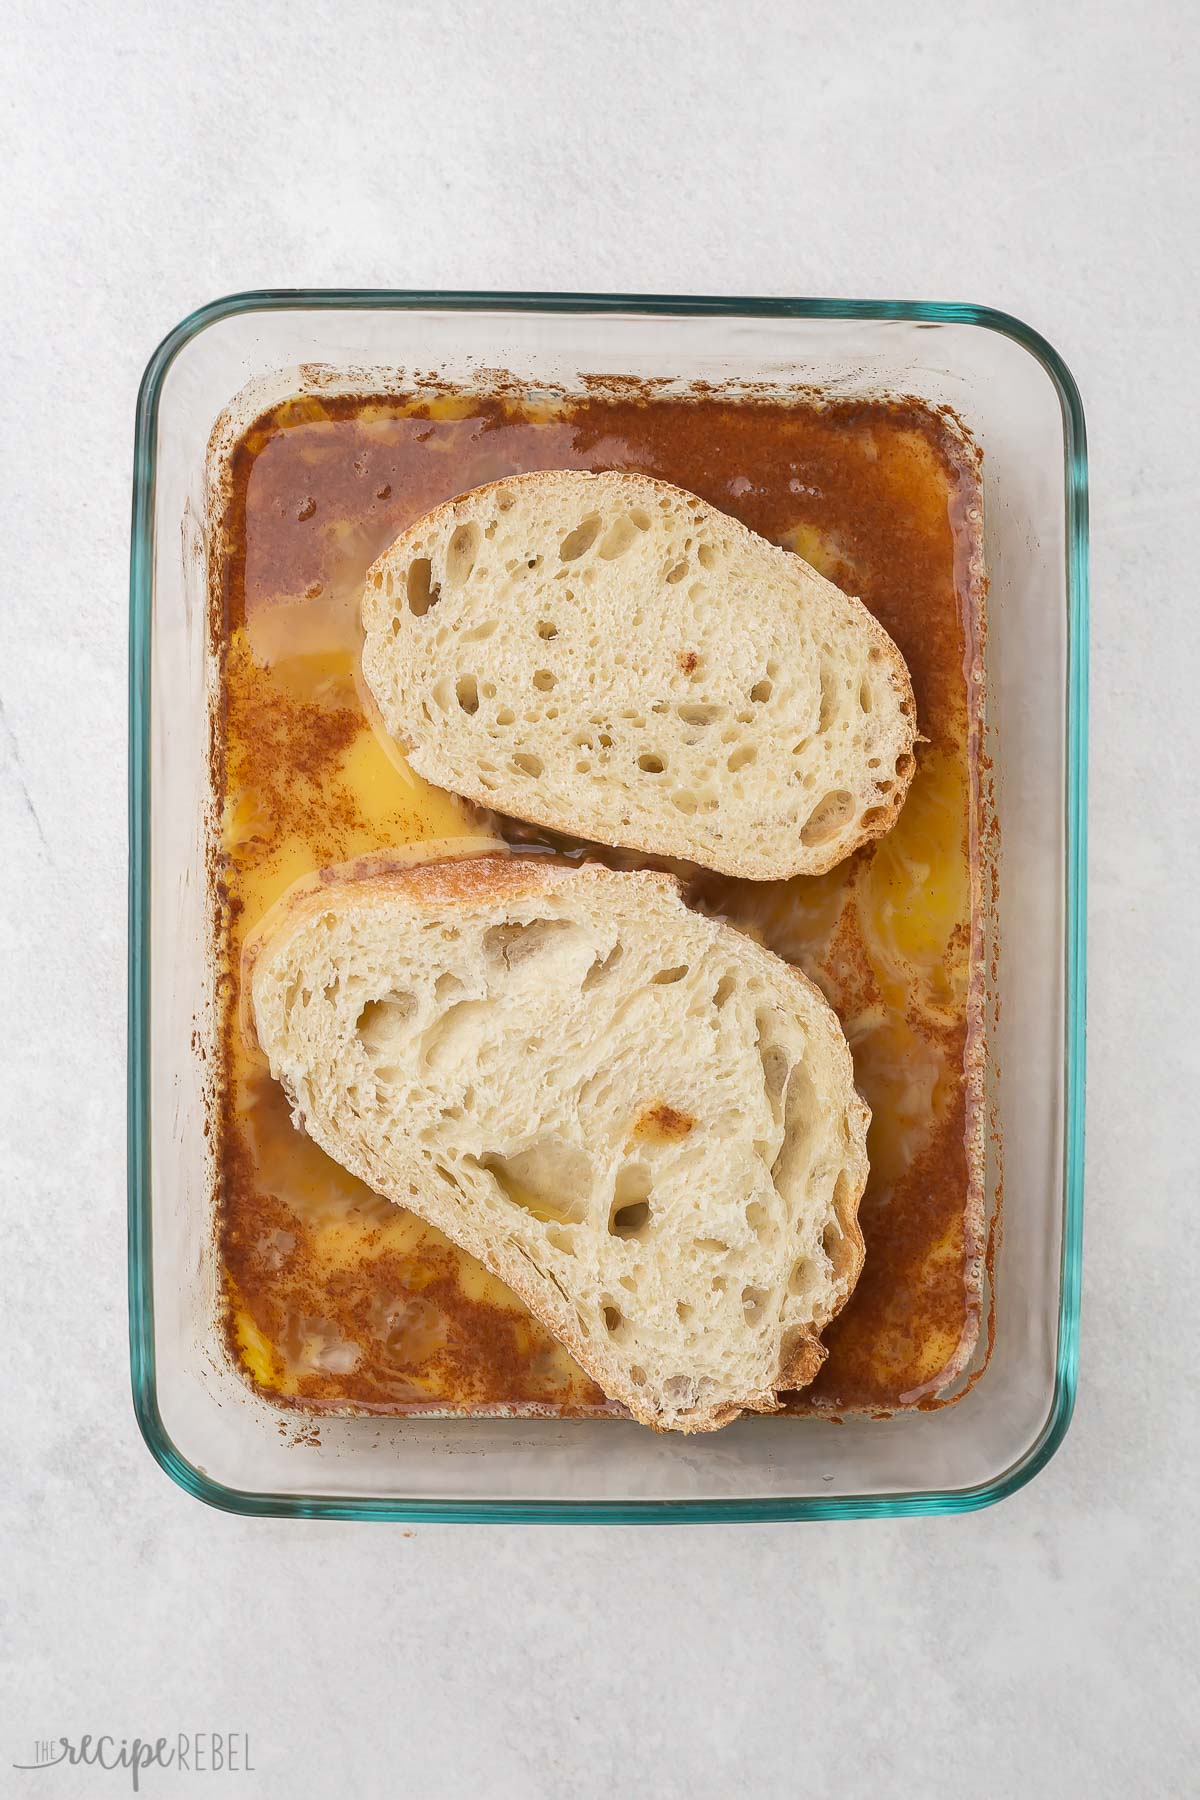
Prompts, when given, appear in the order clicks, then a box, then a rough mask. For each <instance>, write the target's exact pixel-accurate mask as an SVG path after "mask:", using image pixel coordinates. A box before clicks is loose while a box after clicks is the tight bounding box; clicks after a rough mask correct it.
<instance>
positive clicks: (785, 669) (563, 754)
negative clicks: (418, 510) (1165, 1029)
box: [362, 470, 916, 880]
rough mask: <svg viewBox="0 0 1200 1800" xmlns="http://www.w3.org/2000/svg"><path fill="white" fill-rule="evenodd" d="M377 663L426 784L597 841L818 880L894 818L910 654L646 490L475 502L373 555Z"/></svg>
mask: <svg viewBox="0 0 1200 1800" xmlns="http://www.w3.org/2000/svg"><path fill="white" fill-rule="evenodd" d="M363 626H364V633H365V639H364V645H363V657H362V667H363V675H364V677H365V680H366V683H367V686H368V687H369V689H370V691H371V693H372V695H373V697H374V700H375V703H376V705H377V707H378V709H379V713H380V717H381V719H382V722H383V725H384V727H385V729H386V730H387V732H388V733H389V734H390V735H391V736H392V737H393V738H394V739H395V740H396V741H397V742H398V743H399V744H401V745H402V747H403V748H404V750H405V753H406V755H407V756H408V758H409V760H410V762H411V763H412V766H413V767H414V768H415V769H416V770H417V772H418V773H419V774H421V775H423V776H424V777H425V778H426V779H427V780H428V781H431V782H433V783H435V784H436V785H437V786H439V787H443V788H448V789H450V790H451V791H452V792H454V793H457V794H463V795H465V796H467V797H468V798H469V799H472V800H475V801H477V802H479V803H480V804H482V805H484V806H491V807H494V808H496V809H497V810H498V811H500V812H506V813H510V814H512V815H513V816H515V817H517V818H521V819H528V820H530V821H532V822H533V823H536V824H542V825H548V826H550V827H551V828H553V829H555V830H559V831H565V832H570V833H572V834H574V835H576V836H579V837H584V838H589V839H591V840H592V841H594V842H597V843H604V844H612V845H622V846H625V847H627V848H629V849H634V850H645V851H649V852H652V853H656V854H664V855H672V856H679V857H686V858H687V859H688V860H690V861H692V862H697V863H702V864H703V865H704V866H705V867H707V868H712V869H717V870H720V871H722V872H723V873H726V874H730V875H741V876H747V877H750V878H752V879H759V880H765V879H773V878H786V877H788V876H792V875H798V874H812V875H815V874H821V873H823V872H824V871H825V870H826V869H829V868H832V867H833V865H834V864H835V863H837V862H840V861H841V860H842V859H843V858H844V857H846V856H848V855H849V854H850V853H851V851H853V850H855V849H856V848H857V847H858V846H859V845H860V844H863V843H866V842H868V841H869V840H870V839H872V838H876V837H879V836H882V834H883V833H884V832H885V831H887V830H888V829H889V827H890V826H891V825H892V823H893V822H894V820H895V818H896V814H897V813H898V811H899V808H900V806H901V804H902V802H903V799H904V795H905V793H906V791H907V789H908V785H909V782H910V780H911V778H912V774H913V769H914V766H915V764H914V758H913V744H914V741H915V738H916V711H915V706H914V702H913V693H912V684H911V682H910V680H909V675H908V670H907V667H906V666H905V663H904V660H903V658H902V657H901V655H900V652H899V651H898V650H897V648H896V646H895V644H894V643H893V642H892V640H891V638H890V637H889V636H888V635H887V633H886V632H885V631H884V629H883V627H882V626H881V625H880V624H879V623H878V621H877V620H876V619H874V618H873V617H872V615H871V614H870V613H869V612H868V611H867V609H866V607H864V606H863V604H862V602H861V601H859V600H856V599H853V598H851V597H850V596H849V595H847V594H844V593H843V592H842V591H841V589H840V588H838V587H835V586H834V584H833V583H832V582H830V581H827V580H825V578H824V577H823V576H821V575H818V574H817V572H816V570H815V569H812V568H810V567H809V565H808V564H807V563H805V562H804V561H802V560H801V558H800V557H798V556H796V555H794V554H792V553H790V552H788V551H786V550H782V549H780V548H778V546H776V545H774V544H771V543H768V541H767V540H766V539H765V538H762V537H759V536H758V535H757V534H756V533H755V532H752V531H749V530H748V529H747V528H746V527H745V526H744V525H742V524H740V523H739V522H738V521H737V520H736V519H732V518H730V517H729V516H728V515H726V514H724V513H721V512H718V511H717V510H716V509H715V508H713V507H711V506H709V505H708V504H707V503H706V502H704V501H703V500H700V499H698V498H697V497H696V496H695V495H693V494H688V493H685V492H684V491H683V490H682V489H681V488H676V487H673V486H671V485H670V484H669V483H666V482H662V481H657V480H654V479H652V478H650V477H649V476H642V475H628V474H617V473H609V474H601V475H587V474H580V473H576V472H574V471H566V470H551V471H547V472H544V473H541V474H533V475H523V476H517V477H513V478H511V479H509V480H507V481H502V482H497V483H495V484H494V485H492V486H489V487H485V488H478V489H475V490H474V491H473V492H471V493H469V494H465V495H463V496H462V497H461V498H459V499H457V500H452V501H449V502H447V503H446V504H445V505H444V506H441V507H439V508H438V509H437V510H436V511H434V512H432V513H430V514H428V515H427V516H426V517H424V518H422V519H419V520H418V521H417V522H416V523H415V524H414V525H412V526H410V527H409V528H408V530H406V531H405V532H404V533H402V535H401V536H400V537H399V538H397V540H396V542H395V543H394V544H393V545H392V546H391V548H390V549H389V550H387V551H386V552H385V554H384V555H383V556H382V557H381V558H380V559H379V560H378V561H377V562H376V563H375V564H374V565H373V567H372V569H371V570H370V571H369V573H368V576H367V583H366V588H365V591H364V597H363Z"/></svg>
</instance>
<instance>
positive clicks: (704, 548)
mask: <svg viewBox="0 0 1200 1800" xmlns="http://www.w3.org/2000/svg"><path fill="white" fill-rule="evenodd" d="M696 561H697V562H698V563H699V564H700V567H701V568H702V569H715V568H716V566H717V562H718V557H717V552H716V550H715V549H714V547H713V546H712V544H701V545H700V548H699V549H698V550H697V551H696Z"/></svg>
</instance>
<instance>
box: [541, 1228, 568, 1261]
mask: <svg viewBox="0 0 1200 1800" xmlns="http://www.w3.org/2000/svg"><path fill="white" fill-rule="evenodd" d="M546 1242H547V1243H548V1244H549V1246H550V1248H551V1249H552V1250H558V1251H561V1253H562V1255H564V1256H574V1254H575V1239H574V1237H573V1236H572V1234H571V1231H570V1229H569V1227H567V1226H565V1225H551V1226H550V1227H549V1229H548V1230H547V1232H546Z"/></svg>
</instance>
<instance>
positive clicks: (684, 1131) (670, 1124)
mask: <svg viewBox="0 0 1200 1800" xmlns="http://www.w3.org/2000/svg"><path fill="white" fill-rule="evenodd" d="M695 1124H696V1121H695V1119H693V1118H692V1116H691V1114H690V1113H685V1112H679V1111H678V1110H677V1109H676V1108H675V1107H673V1106H668V1105H667V1103H666V1101H665V1100H659V1101H656V1103H655V1104H654V1105H653V1106H651V1107H647V1109H646V1111H645V1112H644V1113H642V1114H641V1116H640V1117H639V1119H638V1121H637V1123H636V1125H635V1126H634V1128H633V1135H634V1136H635V1137H644V1138H656V1139H657V1140H658V1141H659V1142H660V1143H663V1144H669V1143H674V1142H678V1140H679V1139H680V1138H685V1137H687V1135H688V1133H689V1132H690V1131H691V1130H692V1129H693V1128H694V1126H695Z"/></svg>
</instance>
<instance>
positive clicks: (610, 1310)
mask: <svg viewBox="0 0 1200 1800" xmlns="http://www.w3.org/2000/svg"><path fill="white" fill-rule="evenodd" d="M623 1316H624V1315H623V1314H622V1312H621V1309H620V1307H619V1306H613V1305H612V1304H611V1302H610V1303H609V1305H607V1306H606V1307H605V1308H604V1327H605V1330H606V1331H617V1330H619V1329H620V1325H621V1321H622V1318H623Z"/></svg>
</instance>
